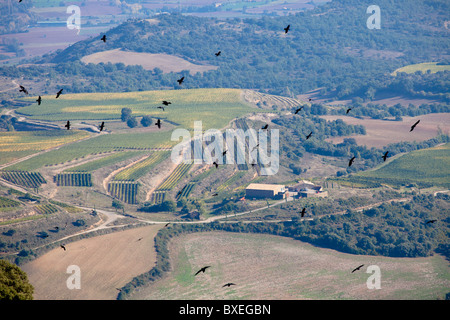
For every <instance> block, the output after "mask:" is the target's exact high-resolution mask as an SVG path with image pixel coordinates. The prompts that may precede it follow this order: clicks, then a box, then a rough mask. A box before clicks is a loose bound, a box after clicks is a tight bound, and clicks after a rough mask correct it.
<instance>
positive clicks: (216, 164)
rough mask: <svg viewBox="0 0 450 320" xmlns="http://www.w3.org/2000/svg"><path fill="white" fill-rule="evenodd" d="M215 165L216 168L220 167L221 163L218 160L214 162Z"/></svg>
mask: <svg viewBox="0 0 450 320" xmlns="http://www.w3.org/2000/svg"><path fill="white" fill-rule="evenodd" d="M213 165H215V166H216V169H217V168H218V167H219V164H218V163H217V162H216V161H214V162H213Z"/></svg>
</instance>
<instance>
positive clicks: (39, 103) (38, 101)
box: [36, 96, 42, 106]
mask: <svg viewBox="0 0 450 320" xmlns="http://www.w3.org/2000/svg"><path fill="white" fill-rule="evenodd" d="M36 101H37V103H38V106H40V105H41V101H42V98H41V96H39V98H37V100H36Z"/></svg>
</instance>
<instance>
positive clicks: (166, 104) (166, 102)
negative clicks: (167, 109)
mask: <svg viewBox="0 0 450 320" xmlns="http://www.w3.org/2000/svg"><path fill="white" fill-rule="evenodd" d="M162 104H163V105H165V106H168V105H169V104H172V102H170V101H166V100H164V101H163V102H162Z"/></svg>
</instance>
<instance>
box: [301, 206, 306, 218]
mask: <svg viewBox="0 0 450 320" xmlns="http://www.w3.org/2000/svg"><path fill="white" fill-rule="evenodd" d="M305 213H306V208H303V209H302V212H301V215H302V218H303V217H304V216H305Z"/></svg>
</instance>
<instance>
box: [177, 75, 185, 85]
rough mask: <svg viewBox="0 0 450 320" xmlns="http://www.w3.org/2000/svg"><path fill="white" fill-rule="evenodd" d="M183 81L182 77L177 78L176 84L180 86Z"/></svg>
mask: <svg viewBox="0 0 450 320" xmlns="http://www.w3.org/2000/svg"><path fill="white" fill-rule="evenodd" d="M183 81H184V77H181V79H179V80H177V82H178V84H179V85H180V86H181V84H182V83H183Z"/></svg>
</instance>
